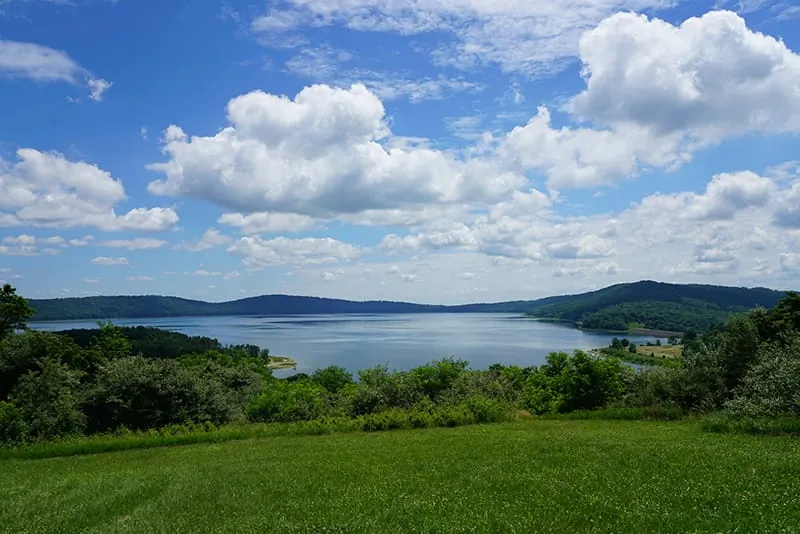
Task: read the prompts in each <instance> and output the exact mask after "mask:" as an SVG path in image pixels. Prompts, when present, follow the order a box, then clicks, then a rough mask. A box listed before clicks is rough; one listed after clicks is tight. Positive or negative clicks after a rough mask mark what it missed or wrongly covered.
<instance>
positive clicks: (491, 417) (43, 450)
mask: <svg viewBox="0 0 800 534" xmlns="http://www.w3.org/2000/svg"><path fill="white" fill-rule="evenodd" d="M516 417H517V414H516V411H515V410H514V409H513V408H512V407H511V406H510V405H507V404H503V403H500V402H496V401H490V400H489V399H483V398H477V399H475V398H473V399H468V400H467V401H465V402H463V403H460V404H456V405H453V406H440V407H436V408H434V409H432V410H400V409H392V410H388V411H385V412H380V413H374V414H369V415H364V416H360V417H355V418H350V417H321V418H319V419H315V420H312V421H298V422H294V423H250V424H231V425H225V426H223V427H220V428H216V427H215V426H214V425H212V424H205V425H173V426H169V427H166V428H161V429H151V430H147V431H141V432H132V431H128V430H124V429H123V430H121V431H118V432H115V433H111V434H95V435H93V436H86V437H83V436H76V437H72V438H65V439H62V440H57V441H46V442H41V443H34V444H30V445H21V446H18V447H0V459H9V458H20V459H41V458H53V457H63V456H78V455H83V454H99V453H104V452H114V451H126V450H132V449H150V448H155V447H171V446H176V445H192V444H197V443H221V442H226V441H236V440H245V439H259V438H268V437H278V436H307V435H322V434H332V433H341V432H378V431H386V430H402V429H411V428H434V427H456V426H464V425H472V424H481V423H500V422H509V421H512V420H514V419H515V418H516Z"/></svg>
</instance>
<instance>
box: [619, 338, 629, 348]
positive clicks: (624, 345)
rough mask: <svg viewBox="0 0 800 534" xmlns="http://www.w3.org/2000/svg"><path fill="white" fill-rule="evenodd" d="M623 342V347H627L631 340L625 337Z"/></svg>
mask: <svg viewBox="0 0 800 534" xmlns="http://www.w3.org/2000/svg"><path fill="white" fill-rule="evenodd" d="M621 343H622V348H627V347H628V346H629V345H630V344H631V342H630V341H628V340H627V339H623V340H622V341H621Z"/></svg>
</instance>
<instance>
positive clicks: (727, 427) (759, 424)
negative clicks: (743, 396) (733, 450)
mask: <svg viewBox="0 0 800 534" xmlns="http://www.w3.org/2000/svg"><path fill="white" fill-rule="evenodd" d="M700 428H702V429H703V430H705V431H707V432H716V433H723V432H734V433H739V434H752V435H756V436H782V435H788V436H800V418H797V417H769V418H767V417H734V416H732V415H730V414H728V413H725V412H718V413H714V414H710V415H707V416H706V417H704V418H703V419H701V420H700Z"/></svg>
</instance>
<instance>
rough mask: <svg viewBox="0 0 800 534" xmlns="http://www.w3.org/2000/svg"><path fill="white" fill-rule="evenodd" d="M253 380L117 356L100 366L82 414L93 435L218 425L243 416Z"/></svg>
mask: <svg viewBox="0 0 800 534" xmlns="http://www.w3.org/2000/svg"><path fill="white" fill-rule="evenodd" d="M258 380H259V379H258V378H256V377H255V376H253V375H246V376H244V377H243V376H241V375H240V374H239V373H238V372H237V371H235V370H229V369H223V368H218V367H214V368H213V369H212V370H210V369H208V368H206V369H203V368H199V367H193V366H190V367H187V366H184V365H181V364H180V363H179V362H177V361H175V360H150V359H147V358H143V357H141V356H134V357H129V358H120V359H117V360H114V361H111V362H108V363H107V364H105V365H104V366H103V367H101V368H100V370H99V372H98V375H97V380H96V383H95V386H94V388H93V389H92V391H91V396H90V399H89V401H88V402H87V412H88V413H89V414H90V416H91V417H90V419H91V421H92V423H93V427H92V430H94V431H105V430H113V429H115V428H119V427H121V426H122V427H127V428H131V429H146V428H155V427H164V426H168V425H173V424H183V423H203V422H205V421H210V422H212V423H214V424H221V423H225V422H228V421H230V420H232V419H234V418H236V417H237V416H238V415H241V414H243V413H244V403H245V402H246V400H247V399H246V398H247V397H248V395H249V393H253V392H254V391H253V390H254V386H255V385H256V384H258ZM248 392H249V393H248Z"/></svg>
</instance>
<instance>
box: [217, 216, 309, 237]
mask: <svg viewBox="0 0 800 534" xmlns="http://www.w3.org/2000/svg"><path fill="white" fill-rule="evenodd" d="M219 222H220V223H222V224H227V225H229V226H235V227H238V228H239V229H240V230H241V231H242V233H245V234H272V233H285V232H302V231H303V230H309V229H311V228H313V227H314V226H315V225H316V222H315V221H314V219H313V218H311V217H308V216H306V215H299V214H297V213H269V212H262V213H251V214H250V215H243V214H241V213H225V214H223V215H222V216H221V217H220V218H219Z"/></svg>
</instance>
